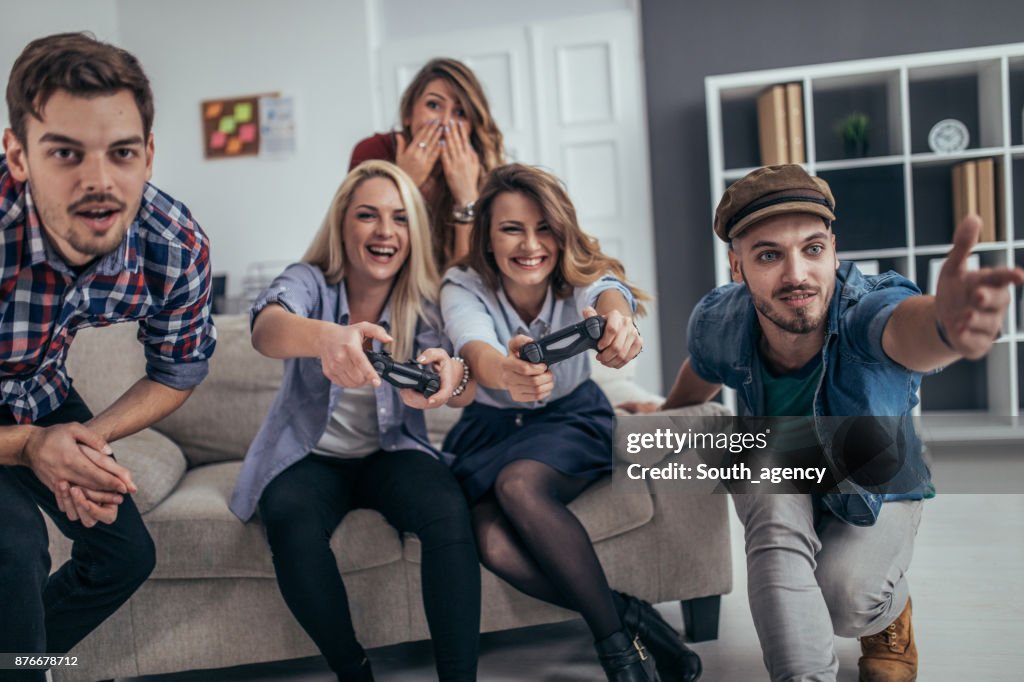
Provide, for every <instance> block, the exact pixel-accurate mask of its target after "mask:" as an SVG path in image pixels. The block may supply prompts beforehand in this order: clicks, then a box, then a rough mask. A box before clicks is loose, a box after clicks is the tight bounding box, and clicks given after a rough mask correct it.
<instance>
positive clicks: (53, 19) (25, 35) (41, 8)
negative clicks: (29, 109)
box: [0, 0, 118, 128]
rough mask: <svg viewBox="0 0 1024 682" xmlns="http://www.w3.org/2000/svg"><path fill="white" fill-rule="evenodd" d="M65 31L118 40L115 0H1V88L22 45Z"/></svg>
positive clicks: (1, 121)
mask: <svg viewBox="0 0 1024 682" xmlns="http://www.w3.org/2000/svg"><path fill="white" fill-rule="evenodd" d="M64 31H92V32H93V33H94V34H95V35H96V37H97V38H99V39H100V40H105V41H108V42H112V43H117V40H118V30H117V3H116V1H115V0H46V2H23V1H22V0H0V92H4V93H6V92H7V77H8V76H9V75H10V73H11V66H13V65H14V60H15V59H17V58H18V55H19V54H21V51H22V49H24V47H25V46H26V45H27V44H28V43H29V42H31V41H32V40H34V39H36V38H41V37H42V36H45V35H50V34H51V33H62V32H64ZM9 125H10V121H8V120H7V103H6V100H4V104H3V105H2V106H0V127H3V128H7V127H9Z"/></svg>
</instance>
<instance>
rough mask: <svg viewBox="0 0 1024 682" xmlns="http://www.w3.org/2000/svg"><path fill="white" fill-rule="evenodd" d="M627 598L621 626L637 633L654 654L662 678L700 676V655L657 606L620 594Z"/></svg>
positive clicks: (669, 681) (673, 681) (674, 681)
mask: <svg viewBox="0 0 1024 682" xmlns="http://www.w3.org/2000/svg"><path fill="white" fill-rule="evenodd" d="M618 595H619V596H620V597H622V599H623V601H625V602H626V612H625V613H623V614H622V626H623V627H624V628H626V631H627V632H628V633H629V634H631V635H636V636H638V637H640V639H641V640H643V642H644V643H645V644H647V648H648V650H649V651H650V652H651V655H652V656H653V657H654V661H655V663H656V665H657V668H658V674H659V675H660V676H661V679H662V681H663V682H694V681H695V680H698V679H700V675H701V672H702V671H703V666H702V665H701V662H700V656H698V655H697V653H696V652H695V651H693V650H691V649H690V648H688V647H687V646H686V645H685V644H683V638H682V637H680V636H679V633H677V632H676V631H675V630H674V629H673V628H672V626H671V625H669V624H668V623H667V622H665V619H664V618H662V617H661V614H660V613H658V611H657V609H655V608H654V607H653V606H651V605H650V604H649V603H647V602H645V601H644V600H643V599H638V598H637V597H634V596H631V595H628V594H623V593H622V592H619V593H618Z"/></svg>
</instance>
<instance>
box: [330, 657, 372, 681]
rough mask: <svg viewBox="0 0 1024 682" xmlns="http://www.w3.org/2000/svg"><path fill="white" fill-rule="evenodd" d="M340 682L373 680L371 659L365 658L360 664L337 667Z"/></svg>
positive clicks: (336, 671) (335, 670)
mask: <svg viewBox="0 0 1024 682" xmlns="http://www.w3.org/2000/svg"><path fill="white" fill-rule="evenodd" d="M334 672H335V674H336V675H337V676H338V682H373V670H372V669H371V668H370V659H368V658H364V659H363V660H362V662H361V663H359V664H358V665H351V666H345V667H344V668H335V669H334Z"/></svg>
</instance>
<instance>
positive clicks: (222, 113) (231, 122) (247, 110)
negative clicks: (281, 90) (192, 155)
mask: <svg viewBox="0 0 1024 682" xmlns="http://www.w3.org/2000/svg"><path fill="white" fill-rule="evenodd" d="M275 95H276V93H275ZM264 96H265V95H249V96H246V97H233V98H229V99H211V100H206V101H204V102H201V103H200V107H201V114H202V120H203V152H204V153H203V156H204V157H205V158H207V159H230V158H234V157H239V156H255V155H257V154H259V151H260V98H261V97H264Z"/></svg>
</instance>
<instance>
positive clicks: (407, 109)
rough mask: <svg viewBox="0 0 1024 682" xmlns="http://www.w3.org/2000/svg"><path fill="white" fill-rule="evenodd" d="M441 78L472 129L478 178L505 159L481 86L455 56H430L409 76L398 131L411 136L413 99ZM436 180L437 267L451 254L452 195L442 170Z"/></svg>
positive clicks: (432, 201)
mask: <svg viewBox="0 0 1024 682" xmlns="http://www.w3.org/2000/svg"><path fill="white" fill-rule="evenodd" d="M437 79H441V80H443V81H445V82H446V83H448V85H450V86H451V87H452V89H453V90H455V94H456V95H457V96H458V98H459V101H460V103H461V104H462V106H463V108H464V110H465V112H466V117H467V118H468V119H469V122H470V123H471V124H472V127H473V132H472V133H471V134H470V136H469V142H470V144H471V145H472V146H473V149H474V150H475V151H476V154H477V156H478V157H479V158H480V177H481V180H482V178H483V176H484V175H486V174H487V172H488V171H490V170H491V169H493V168H496V167H497V166H500V165H501V164H502V163H504V162H505V146H504V140H503V138H502V135H501V131H500V130H499V129H498V125H497V123H495V122H494V117H493V116H491V108H490V105H489V104H488V103H487V95H485V94H484V88H483V86H482V85H480V81H479V80H477V77H476V74H474V73H473V71H472V69H470V68H469V67H468V66H466V65H465V64H463V63H462V62H460V61H458V60H456V59H449V58H446V57H438V58H436V59H431V60H430V61H429V62H427V63H426V64H424V65H423V68H421V69H420V70H419V72H418V73H417V74H416V75H415V76H414V77H413V79H412V82H411V83H409V85H408V86H407V87H406V88H405V92H404V93H402V101H401V103H400V104H399V107H398V110H399V115H400V116H401V122H402V133H401V134H402V135H405V139H406V142H409V141H411V140H412V130H411V129H410V128H409V125H408V123H409V122H410V121H411V120H412V113H413V108H414V107H415V105H416V101H417V100H418V99H419V98H420V96H421V95H422V94H423V92H424V91H425V90H426V89H427V85H429V84H430V83H431V82H432V81H435V80H437ZM437 181H438V182H439V183H440V184H441V186H442V187H443V188H444V190H445V191H443V192H437V193H436V195H435V196H433V197H431V199H430V205H429V209H430V219H431V222H432V224H433V230H432V231H431V238H432V245H433V247H434V259H435V262H436V264H437V267H438V268H439V269H441V268H444V267H445V266H446V265H448V264H449V263H451V261H452V259H453V258H454V257H455V227H454V226H453V225H452V209H453V208H454V202H455V199H454V197H452V193H451V191H450V190H449V189H448V185H447V183H445V180H444V174H443V173H442V174H441V175H440V177H438V178H437Z"/></svg>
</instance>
